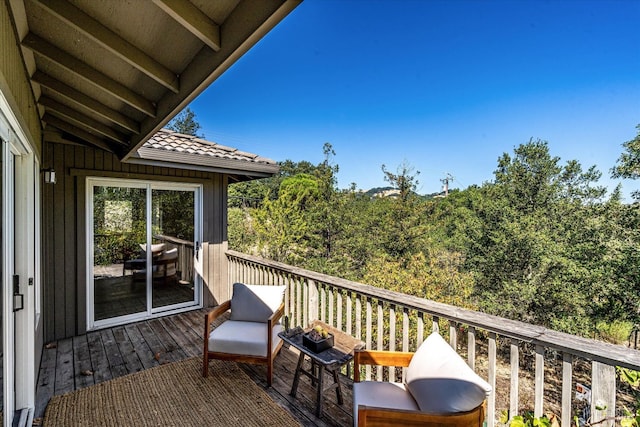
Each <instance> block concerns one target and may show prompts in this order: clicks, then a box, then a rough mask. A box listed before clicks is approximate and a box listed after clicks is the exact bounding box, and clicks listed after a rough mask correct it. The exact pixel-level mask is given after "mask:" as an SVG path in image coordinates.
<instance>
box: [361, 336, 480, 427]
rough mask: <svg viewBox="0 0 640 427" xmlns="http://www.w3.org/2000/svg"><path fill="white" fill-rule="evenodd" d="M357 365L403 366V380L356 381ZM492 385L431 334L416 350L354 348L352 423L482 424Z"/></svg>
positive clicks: (410, 424) (449, 347)
mask: <svg viewBox="0 0 640 427" xmlns="http://www.w3.org/2000/svg"><path fill="white" fill-rule="evenodd" d="M361 365H380V366H401V367H406V368H407V371H406V381H405V382H404V383H395V382H378V381H363V382H360V366H361ZM491 391H492V388H491V386H490V385H489V384H488V383H487V382H486V381H484V380H483V379H482V378H480V377H479V376H478V375H477V374H476V373H475V372H473V370H472V369H471V368H469V366H468V365H467V364H466V363H465V361H464V360H463V359H462V358H461V357H460V356H459V355H458V354H457V353H456V352H455V350H454V349H453V348H451V346H450V345H449V344H448V343H447V342H446V341H445V340H444V339H443V338H442V337H441V336H440V335H439V334H438V333H435V332H434V333H432V334H431V335H430V336H429V337H428V338H427V339H426V340H425V341H424V342H423V343H422V345H420V347H419V348H418V350H417V351H416V352H415V353H408V352H390V351H371V350H356V352H355V354H354V384H353V422H354V425H355V426H372V425H373V426H381V425H403V426H414V425H415V426H417V425H420V426H452V427H453V426H455V427H458V426H482V425H483V422H484V418H485V401H486V398H487V396H488V395H489V394H490V393H491Z"/></svg>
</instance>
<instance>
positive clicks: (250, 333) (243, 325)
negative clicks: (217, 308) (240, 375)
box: [209, 320, 282, 357]
mask: <svg viewBox="0 0 640 427" xmlns="http://www.w3.org/2000/svg"><path fill="white" fill-rule="evenodd" d="M280 331H282V325H280V324H276V325H275V326H274V327H273V331H272V337H273V338H272V344H273V348H272V349H271V351H273V350H274V349H275V348H276V347H277V346H278V344H279V343H280V337H279V336H278V332H280ZM209 351H212V352H217V353H228V354H242V355H247V356H261V357H266V356H267V324H266V323H261V322H243V321H236V320H227V321H226V322H223V323H222V324H221V325H220V326H218V327H217V328H215V329H214V330H213V331H211V333H210V334H209Z"/></svg>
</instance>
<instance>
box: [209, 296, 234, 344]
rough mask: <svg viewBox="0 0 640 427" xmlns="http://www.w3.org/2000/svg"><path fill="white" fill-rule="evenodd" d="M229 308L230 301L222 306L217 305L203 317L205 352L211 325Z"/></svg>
mask: <svg viewBox="0 0 640 427" xmlns="http://www.w3.org/2000/svg"><path fill="white" fill-rule="evenodd" d="M230 308H231V300H228V301H225V302H223V303H222V304H219V305H218V306H217V307H216V308H214V309H213V310H211V311H209V312H208V313H207V314H205V315H204V341H205V350H206V343H207V341H209V333H210V332H211V323H213V321H214V320H216V319H217V318H218V317H220V316H222V315H223V314H224V313H226V312H227V311H228V310H229V309H230Z"/></svg>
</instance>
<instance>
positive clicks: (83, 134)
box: [42, 113, 119, 153]
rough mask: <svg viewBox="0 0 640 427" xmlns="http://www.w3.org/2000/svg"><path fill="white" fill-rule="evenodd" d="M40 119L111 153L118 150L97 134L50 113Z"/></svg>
mask: <svg viewBox="0 0 640 427" xmlns="http://www.w3.org/2000/svg"><path fill="white" fill-rule="evenodd" d="M42 121H43V122H45V123H47V124H49V125H51V126H55V127H57V128H58V129H60V130H61V131H64V132H67V133H69V134H71V135H73V136H75V137H77V138H80V139H81V140H83V141H86V142H88V143H89V144H91V145H94V146H96V147H98V148H101V149H103V150H107V151H111V152H113V153H117V152H118V151H119V150H117V149H116V147H114V146H113V145H112V144H107V143H106V142H105V141H104V140H103V139H100V138H98V137H97V136H95V135H93V134H91V133H89V132H87V131H85V130H82V129H80V128H78V127H75V126H73V125H72V124H70V123H69V122H67V121H65V120H62V119H59V118H58V117H55V116H54V115H52V114H49V113H45V115H44V116H42Z"/></svg>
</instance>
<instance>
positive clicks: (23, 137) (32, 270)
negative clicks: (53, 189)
mask: <svg viewBox="0 0 640 427" xmlns="http://www.w3.org/2000/svg"><path fill="white" fill-rule="evenodd" d="M0 140H1V141H2V143H1V144H2V147H1V149H2V151H3V153H2V154H3V159H4V160H7V159H11V162H12V166H13V167H11V168H7V167H6V165H5V162H3V167H2V172H1V173H2V176H3V182H2V185H3V189H2V191H3V193H2V205H3V206H6V207H7V209H2V227H3V239H2V250H3V256H2V260H1V262H2V275H3V277H2V283H3V285H4V286H3V287H2V298H1V299H2V328H3V331H2V335H3V337H2V340H3V342H2V346H3V355H4V356H3V357H4V360H3V366H2V369H3V385H2V387H3V391H2V392H3V400H4V401H3V406H4V409H3V412H4V413H5V415H4V417H3V419H4V422H3V424H4V425H5V426H10V425H11V424H12V422H13V418H14V416H15V415H16V414H17V413H18V411H21V412H20V415H21V418H20V423H21V424H22V423H26V424H29V423H31V419H32V418H33V408H34V407H35V388H36V366H35V364H36V360H37V359H39V358H37V357H36V351H40V349H36V348H35V346H36V307H37V306H38V307H39V304H38V303H36V301H35V298H36V293H37V294H38V295H39V294H40V292H36V291H35V288H36V287H38V286H39V285H40V280H39V277H37V276H36V272H38V271H39V269H38V268H37V266H36V260H37V258H36V253H37V252H38V251H39V250H40V235H39V227H38V226H37V224H36V220H37V218H39V214H38V212H39V209H40V206H39V202H38V201H39V200H40V197H39V194H40V188H39V185H38V180H39V163H38V160H37V158H36V156H35V154H34V150H33V149H32V145H30V143H29V141H30V139H29V138H28V137H27V134H26V133H25V132H24V131H23V128H22V127H21V126H20V122H19V121H18V119H17V118H16V116H15V115H14V114H13V111H12V110H11V108H10V104H9V102H8V101H7V99H6V98H5V97H4V95H3V94H2V92H0ZM7 232H8V233H9V234H7ZM38 259H39V258H38ZM14 274H15V275H18V276H19V277H20V293H21V294H23V295H24V299H23V307H24V309H22V310H20V311H18V312H14V311H13V308H14V298H13V286H12V276H13V275H14Z"/></svg>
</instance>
